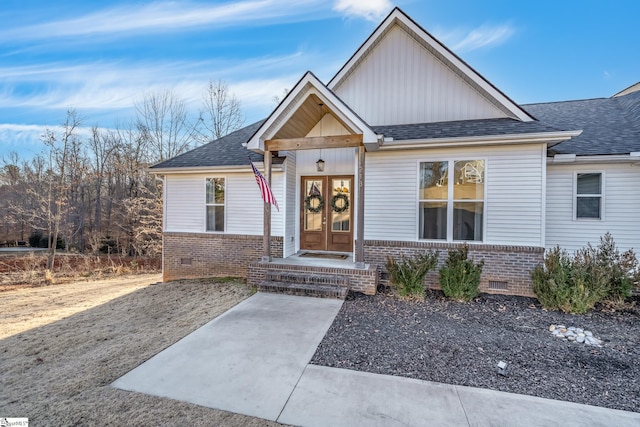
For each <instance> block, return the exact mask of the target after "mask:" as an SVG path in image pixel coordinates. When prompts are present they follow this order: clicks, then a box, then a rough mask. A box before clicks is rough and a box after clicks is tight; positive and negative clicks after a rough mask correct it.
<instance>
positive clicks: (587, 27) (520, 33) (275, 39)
mask: <svg viewBox="0 0 640 427" xmlns="http://www.w3.org/2000/svg"><path fill="white" fill-rule="evenodd" d="M0 5H1V7H0V158H1V157H2V156H3V155H6V154H7V153H8V152H10V151H18V152H19V153H20V154H21V155H22V156H25V157H28V156H29V155H31V154H33V153H35V152H38V151H40V149H41V144H40V142H39V136H40V134H42V131H43V128H44V126H49V127H50V128H54V127H55V126H56V125H59V124H60V123H61V122H62V121H63V120H64V118H65V113H66V111H67V110H68V109H70V108H73V109H76V110H77V111H78V113H79V114H80V116H82V117H84V119H85V120H84V125H85V126H87V127H91V126H94V125H98V126H101V127H114V126H116V124H117V123H126V122H129V121H131V120H132V119H133V117H134V110H133V105H134V103H135V102H136V101H139V100H140V99H142V97H143V96H144V94H145V93H148V92H150V91H153V90H157V89H165V88H169V89H172V90H174V92H175V93H176V94H178V95H179V96H180V97H182V98H183V99H185V100H186V101H187V102H188V103H189V105H190V108H191V109H192V111H194V112H195V111H197V110H198V108H199V102H200V100H201V96H202V93H203V91H204V90H205V89H206V86H207V84H208V81H209V80H210V79H213V80H217V79H223V80H225V81H226V82H227V83H228V84H229V87H230V90H231V91H232V92H233V93H235V94H236V96H237V97H238V98H239V99H240V101H241V103H242V108H243V111H244V113H245V115H246V124H249V123H252V122H254V121H256V120H259V119H261V118H263V117H264V116H266V115H267V114H268V113H269V112H270V111H271V109H273V108H274V107H275V103H274V101H273V97H274V96H276V95H282V92H283V90H284V89H285V88H291V87H292V86H293V84H295V82H296V81H297V80H298V79H299V78H300V77H301V75H302V74H303V73H304V72H305V71H306V70H311V71H313V72H314V73H315V74H316V75H317V76H318V77H319V78H320V79H322V80H323V81H325V82H327V81H328V80H329V79H330V78H331V77H332V76H333V74H334V73H336V72H337V71H338V70H339V68H340V66H341V65H342V64H343V63H344V62H345V61H346V60H347V59H348V58H349V57H350V56H351V54H352V53H353V52H354V51H355V50H356V49H357V48H358V47H359V46H360V44H361V43H362V42H363V41H364V40H365V39H366V37H367V36H368V35H369V34H370V33H371V32H372V31H373V30H374V29H375V27H376V26H377V25H378V24H379V23H380V22H381V20H382V19H383V18H384V17H385V16H386V15H387V13H388V12H389V11H390V10H391V9H392V8H393V6H399V7H401V8H402V9H403V10H404V11H405V12H406V13H407V14H409V16H411V17H412V18H413V19H414V20H415V21H417V22H418V23H419V24H420V25H421V26H423V27H424V28H425V29H426V30H427V31H429V32H430V33H431V34H433V35H434V36H435V37H437V38H438V39H440V40H441V41H442V42H443V43H445V44H446V45H447V46H448V47H449V48H451V49H452V50H453V51H454V52H456V53H457V54H458V55H459V56H461V57H462V59H464V60H465V61H466V62H467V63H468V64H470V65H471V66H472V67H474V68H475V69H476V70H477V71H478V72H480V73H481V74H482V75H483V76H485V77H486V78H487V79H488V80H489V81H491V82H492V83H493V84H495V85H496V86H497V87H498V88H500V89H501V90H502V91H504V92H505V93H506V94H507V95H508V96H510V97H511V98H512V99H513V100H515V101H516V102H518V103H533V102H545V101H558V100H568V99H584V98H597V97H607V96H611V95H613V94H614V93H616V92H618V91H620V90H622V89H624V88H625V87H627V86H630V85H632V84H633V83H635V82H637V81H639V80H640V55H638V53H637V52H638V49H639V46H640V27H639V26H638V24H637V17H638V16H640V2H637V1H636V0H626V1H616V0H610V1H607V2H605V1H596V0H580V1H579V0H563V1H558V0H538V1H535V2H533V1H531V2H519V1H518V2H516V1H513V0H508V1H507V0H505V1H492V0H487V1H482V2H481V1H477V0H447V1H446V2H445V1H441V0H398V1H391V0H300V1H294V0H246V1H144V2H141V1H106V0H105V1H99V2H93V1H92V2H88V1H83V0H59V1H57V2H51V1H49V0H47V1H44V0H1V1H0Z"/></svg>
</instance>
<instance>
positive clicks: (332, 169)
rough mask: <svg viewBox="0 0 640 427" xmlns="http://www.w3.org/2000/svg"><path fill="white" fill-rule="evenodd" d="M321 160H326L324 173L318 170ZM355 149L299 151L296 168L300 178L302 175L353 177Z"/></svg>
mask: <svg viewBox="0 0 640 427" xmlns="http://www.w3.org/2000/svg"><path fill="white" fill-rule="evenodd" d="M319 158H322V160H324V172H318V171H317V170H316V162H317V161H318V159H319ZM354 158H355V149H354V148H331V149H322V150H300V151H297V156H296V168H297V174H298V176H302V175H353V172H354V170H355V169H354V163H353V162H354Z"/></svg>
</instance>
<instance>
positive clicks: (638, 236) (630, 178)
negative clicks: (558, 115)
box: [546, 164, 640, 251]
mask: <svg viewBox="0 0 640 427" xmlns="http://www.w3.org/2000/svg"><path fill="white" fill-rule="evenodd" d="M577 171H578V172H579V171H582V172H587V171H589V172H603V173H604V202H603V204H604V219H603V220H574V219H573V205H574V200H573V198H574V195H573V179H574V178H573V177H574V174H575V172H577ZM638 212H640V167H638V166H633V165H630V164H617V165H615V164H608V165H602V164H599V165H553V164H552V165H549V166H548V168H547V224H546V235H547V236H546V246H547V248H552V247H554V246H556V245H560V247H562V248H565V249H567V250H569V251H575V250H576V249H579V248H581V247H584V246H586V244H587V243H591V244H593V245H597V244H598V243H599V241H600V237H601V236H603V235H604V234H605V233H606V232H607V231H609V232H610V233H611V234H612V235H613V238H614V240H615V242H616V244H617V245H618V248H619V249H621V250H626V249H631V248H633V249H634V250H636V251H637V250H638V249H640V216H639V215H638Z"/></svg>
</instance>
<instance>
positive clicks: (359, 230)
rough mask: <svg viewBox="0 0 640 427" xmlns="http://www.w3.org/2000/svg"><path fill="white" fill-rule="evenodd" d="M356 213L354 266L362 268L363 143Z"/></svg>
mask: <svg viewBox="0 0 640 427" xmlns="http://www.w3.org/2000/svg"><path fill="white" fill-rule="evenodd" d="M356 215H357V220H356V224H357V227H356V268H364V145H360V146H359V147H358V210H357V212H356Z"/></svg>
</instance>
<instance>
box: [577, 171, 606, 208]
mask: <svg viewBox="0 0 640 427" xmlns="http://www.w3.org/2000/svg"><path fill="white" fill-rule="evenodd" d="M575 201H576V203H575V207H576V209H575V218H576V219H602V173H601V172H586V173H576V175H575Z"/></svg>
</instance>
